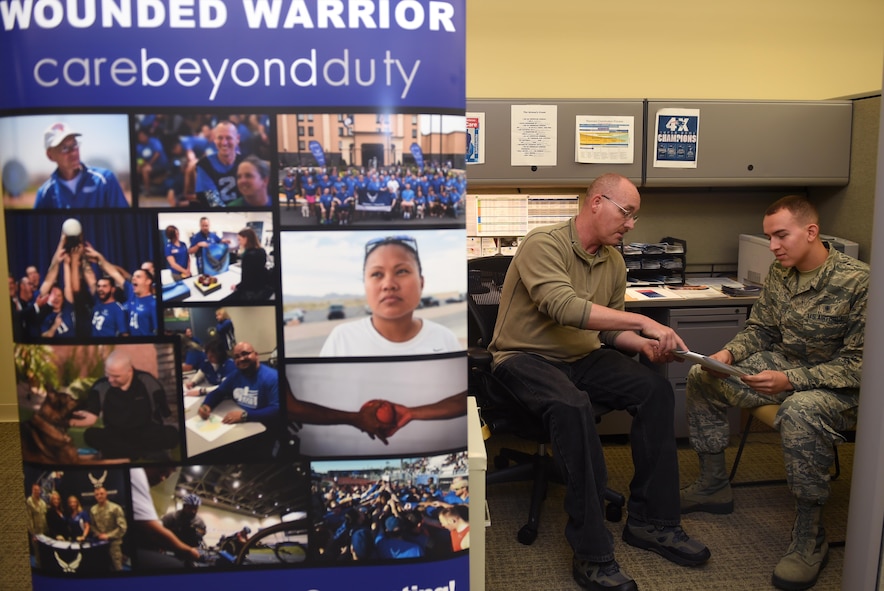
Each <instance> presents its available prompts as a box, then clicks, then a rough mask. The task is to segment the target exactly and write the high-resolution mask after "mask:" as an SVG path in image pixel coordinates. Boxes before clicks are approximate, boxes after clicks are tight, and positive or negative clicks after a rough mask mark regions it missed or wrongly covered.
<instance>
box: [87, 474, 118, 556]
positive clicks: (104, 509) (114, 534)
mask: <svg viewBox="0 0 884 591" xmlns="http://www.w3.org/2000/svg"><path fill="white" fill-rule="evenodd" d="M95 500H96V504H95V505H93V506H92V508H91V509H90V510H89V516H90V517H91V518H92V528H93V529H92V531H93V532H94V533H95V534H96V535H97V536H98V539H99V540H109V541H110V557H111V563H112V564H113V567H114V570H115V571H120V570H123V536H124V535H126V529H127V527H128V526H127V524H126V515H125V514H124V513H123V508H122V507H120V506H119V505H117V504H116V503H114V502H113V501H109V500H108V499H107V490H105V488H104V487H98V488H96V489H95Z"/></svg>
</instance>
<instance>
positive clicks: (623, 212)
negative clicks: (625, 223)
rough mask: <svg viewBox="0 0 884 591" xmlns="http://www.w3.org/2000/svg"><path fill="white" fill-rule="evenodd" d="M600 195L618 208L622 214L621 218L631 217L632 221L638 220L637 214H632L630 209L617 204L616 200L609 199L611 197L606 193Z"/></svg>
mask: <svg viewBox="0 0 884 591" xmlns="http://www.w3.org/2000/svg"><path fill="white" fill-rule="evenodd" d="M602 197H604V198H605V199H607V200H608V201H610V202H611V203H613V204H614V207H616V208H617V209H619V210H620V213H622V214H623V219H625V220H628V219H629V218H632V221H634V222H637V221H638V216H637V215H634V214H633V213H632V212H631V211H629V210H628V209H626V208H624V207H623V206H622V205H618V204H617V202H616V201H614V200H613V199H611V198H610V197H608V196H607V195H602Z"/></svg>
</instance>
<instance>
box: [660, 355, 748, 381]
mask: <svg viewBox="0 0 884 591" xmlns="http://www.w3.org/2000/svg"><path fill="white" fill-rule="evenodd" d="M672 353H673V355H675V356H676V357H681V358H682V359H685V360H687V361H693V362H694V363H699V364H700V365H702V366H703V367H705V368H707V369H711V370H712V371H717V372H719V373H725V374H728V375H731V376H736V377H740V376H747V375H749V374H748V373H746V372H745V371H743V370H742V369H739V368H737V367H734V366H733V365H728V364H726V363H722V362H721V361H718V360H717V359H712V358H711V357H706V356H705V355H701V354H699V353H694V352H693V351H679V350H675V351H673V352H672Z"/></svg>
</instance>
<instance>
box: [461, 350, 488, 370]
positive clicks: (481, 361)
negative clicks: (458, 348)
mask: <svg viewBox="0 0 884 591" xmlns="http://www.w3.org/2000/svg"><path fill="white" fill-rule="evenodd" d="M467 357H468V358H469V360H470V367H471V368H475V369H478V370H480V371H487V372H491V353H489V352H488V349H484V348H482V347H470V348H469V349H467Z"/></svg>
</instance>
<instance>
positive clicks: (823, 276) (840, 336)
mask: <svg viewBox="0 0 884 591" xmlns="http://www.w3.org/2000/svg"><path fill="white" fill-rule="evenodd" d="M868 290H869V266H868V265H867V264H866V263H863V262H861V261H858V260H856V259H854V258H851V257H849V256H847V255H844V254H842V253H840V252H838V251H836V250H835V249H834V248H832V247H831V246H830V247H829V256H828V258H827V259H826V261H825V262H824V263H823V265H822V268H820V271H819V273H818V274H817V276H816V277H815V278H814V279H813V281H812V282H811V283H810V284H809V285H808V286H806V287H805V288H804V289H803V290H802V291H798V271H797V270H796V269H794V268H785V267H783V266H782V265H780V264H779V263H778V262H774V263H773V264H772V265H771V267H770V271H769V272H768V274H767V278H766V279H765V280H764V286H763V288H762V290H761V296H760V297H759V298H758V301H757V302H756V303H755V304H754V305H753V306H752V312H751V314H750V315H749V320H748V322H747V323H746V327H745V328H744V329H743V330H742V331H741V332H740V333H739V334H737V336H736V337H734V338H733V340H731V342H729V343H728V344H727V345H725V346H724V348H725V349H727V350H728V351H730V352H731V354H732V355H733V356H734V363H735V364H737V363H739V362H740V361H742V360H743V359H746V358H747V357H749V356H750V355H752V354H754V353H757V352H759V351H772V352H774V353H779V354H782V355H784V356H785V357H786V358H787V359H789V360H790V361H792V362H793V363H794V364H795V367H794V368H793V369H788V370H786V371H785V373H786V375H787V376H788V378H789V381H790V382H791V383H792V386H793V387H794V388H795V390H809V389H813V388H826V389H832V390H847V391H855V392H858V391H859V385H860V377H861V374H862V362H863V361H862V360H863V333H864V332H865V328H866V303H867V299H868Z"/></svg>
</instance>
